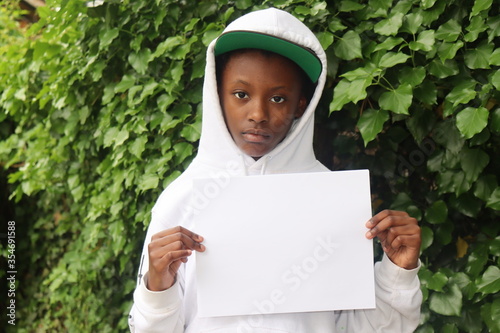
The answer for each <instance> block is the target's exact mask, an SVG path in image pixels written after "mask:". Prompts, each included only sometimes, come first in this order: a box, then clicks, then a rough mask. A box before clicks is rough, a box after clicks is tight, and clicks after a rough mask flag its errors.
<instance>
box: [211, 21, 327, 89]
mask: <svg viewBox="0 0 500 333" xmlns="http://www.w3.org/2000/svg"><path fill="white" fill-rule="evenodd" d="M240 49H261V50H266V51H271V52H274V53H277V54H279V55H282V56H283V57H286V58H288V59H290V60H292V61H293V62H295V63H296V64H297V65H299V67H300V68H302V70H303V71H304V72H305V73H306V74H307V76H309V78H310V79H311V81H312V82H313V83H316V82H317V81H318V78H319V75H320V74H321V61H320V60H319V58H318V57H317V56H316V55H315V54H314V52H313V51H312V50H309V49H306V48H304V47H302V46H300V45H297V44H295V43H292V42H290V41H287V40H285V39H281V38H278V37H275V36H270V35H266V34H262V33H258V32H253V31H230V32H227V33H224V34H222V35H221V36H220V37H219V39H217V42H216V43H215V55H216V56H218V55H221V54H223V53H227V52H230V51H234V50H240Z"/></svg>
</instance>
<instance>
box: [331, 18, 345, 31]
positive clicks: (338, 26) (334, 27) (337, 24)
mask: <svg viewBox="0 0 500 333" xmlns="http://www.w3.org/2000/svg"><path fill="white" fill-rule="evenodd" d="M346 28H347V27H346V26H345V25H343V24H342V21H340V20H339V19H338V18H336V17H333V18H332V20H331V21H330V23H328V29H329V30H330V31H331V32H337V31H342V30H344V29H346Z"/></svg>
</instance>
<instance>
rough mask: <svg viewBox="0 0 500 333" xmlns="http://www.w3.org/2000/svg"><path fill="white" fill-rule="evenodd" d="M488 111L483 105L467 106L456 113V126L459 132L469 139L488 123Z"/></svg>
mask: <svg viewBox="0 0 500 333" xmlns="http://www.w3.org/2000/svg"><path fill="white" fill-rule="evenodd" d="M488 115H489V112H488V110H487V109H486V108H484V107H479V108H473V107H467V108H465V109H463V110H462V111H460V112H459V113H458V114H457V127H458V129H459V130H460V133H462V135H463V136H464V137H465V138H466V139H470V138H472V137H473V136H474V135H475V134H477V133H479V132H481V131H482V130H483V129H484V128H485V127H486V125H488Z"/></svg>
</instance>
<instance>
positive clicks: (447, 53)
mask: <svg viewBox="0 0 500 333" xmlns="http://www.w3.org/2000/svg"><path fill="white" fill-rule="evenodd" d="M463 46H464V42H462V41H461V40H459V41H458V42H456V43H446V42H443V43H441V45H439V48H438V55H439V59H440V60H441V61H442V62H444V61H445V60H448V59H453V58H455V56H456V54H457V52H458V50H460V49H461V48H462V47H463Z"/></svg>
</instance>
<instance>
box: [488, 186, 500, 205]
mask: <svg viewBox="0 0 500 333" xmlns="http://www.w3.org/2000/svg"><path fill="white" fill-rule="evenodd" d="M486 207H488V208H491V209H494V210H500V187H497V188H496V189H495V191H493V193H492V194H491V197H490V198H489V199H488V202H486Z"/></svg>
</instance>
